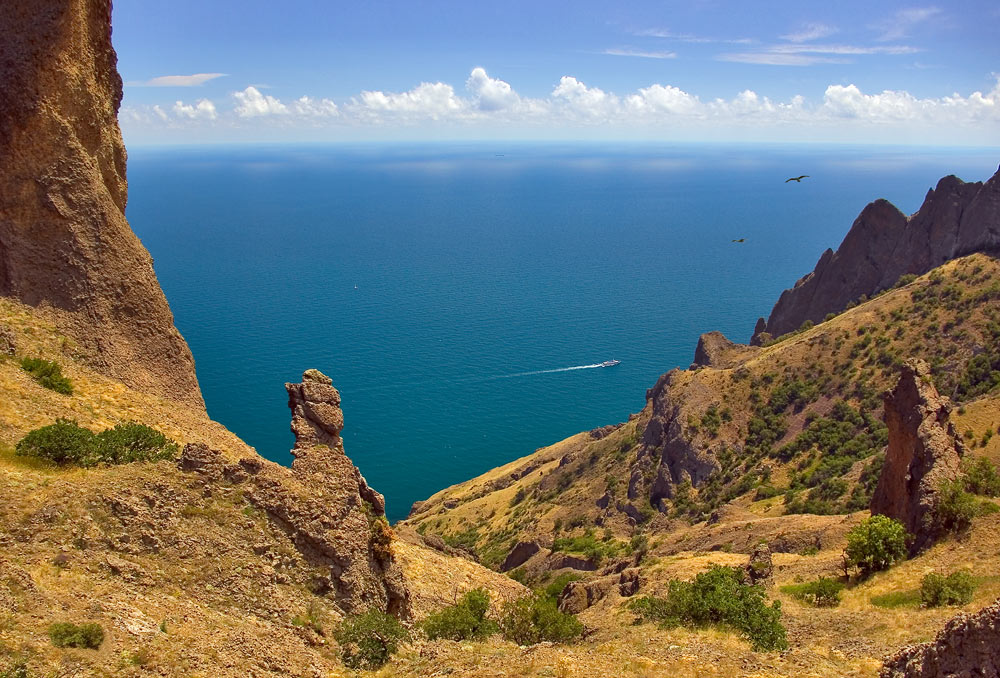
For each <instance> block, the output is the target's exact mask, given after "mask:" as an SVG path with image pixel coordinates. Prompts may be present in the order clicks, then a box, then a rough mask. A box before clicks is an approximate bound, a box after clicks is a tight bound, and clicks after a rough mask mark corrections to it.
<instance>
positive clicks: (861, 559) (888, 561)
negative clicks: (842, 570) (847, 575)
mask: <svg viewBox="0 0 1000 678" xmlns="http://www.w3.org/2000/svg"><path fill="white" fill-rule="evenodd" d="M908 537H909V535H908V534H907V532H906V528H904V527H903V524H902V523H901V522H899V521H898V520H893V519H892V518H889V517H887V516H872V517H870V518H867V519H865V521H864V522H862V523H861V524H860V525H857V526H855V527H853V528H852V529H851V531H850V532H848V533H847V548H845V549H844V554H845V555H846V557H847V563H848V564H849V565H855V566H857V567H858V568H859V569H860V570H861V571H862V572H863V573H866V574H867V573H871V572H877V571H879V570H887V569H889V568H890V567H892V565H893V563H895V562H897V561H899V560H902V559H903V558H905V557H906V541H907V538H908Z"/></svg>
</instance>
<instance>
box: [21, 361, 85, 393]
mask: <svg viewBox="0 0 1000 678" xmlns="http://www.w3.org/2000/svg"><path fill="white" fill-rule="evenodd" d="M21 369H22V370H24V371H25V372H27V373H28V374H30V375H31V378H32V379H34V380H35V381H37V382H38V384H39V385H40V386H44V387H45V388H47V389H51V390H53V391H55V392H56V393H62V394H63V395H73V382H71V381H70V380H69V379H68V378H67V377H65V376H63V373H62V368H61V367H59V363H54V362H52V361H51V360H44V359H43V358H24V359H23V360H21Z"/></svg>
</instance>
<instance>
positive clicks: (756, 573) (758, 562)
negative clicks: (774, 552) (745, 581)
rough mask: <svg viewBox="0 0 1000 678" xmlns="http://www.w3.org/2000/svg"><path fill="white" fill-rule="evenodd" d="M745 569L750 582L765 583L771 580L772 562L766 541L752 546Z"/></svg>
mask: <svg viewBox="0 0 1000 678" xmlns="http://www.w3.org/2000/svg"><path fill="white" fill-rule="evenodd" d="M746 570H747V577H748V578H749V579H750V583H751V584H767V583H768V582H770V581H771V577H773V576H774V563H773V561H772V560H771V549H770V548H769V547H768V545H767V544H766V543H764V542H761V543H760V544H757V545H756V546H754V547H753V551H751V552H750V562H748V563H747V568H746Z"/></svg>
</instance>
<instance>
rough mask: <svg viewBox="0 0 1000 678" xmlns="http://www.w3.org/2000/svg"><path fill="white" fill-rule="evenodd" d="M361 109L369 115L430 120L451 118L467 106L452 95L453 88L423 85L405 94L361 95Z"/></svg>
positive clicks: (443, 85)
mask: <svg viewBox="0 0 1000 678" xmlns="http://www.w3.org/2000/svg"><path fill="white" fill-rule="evenodd" d="M361 105H362V107H363V108H364V109H367V110H368V111H375V112H381V113H390V114H403V115H417V116H421V117H427V118H430V119H431V120H439V119H442V118H447V117H451V116H452V115H454V114H455V113H458V112H460V111H461V110H462V109H463V108H464V107H465V106H466V102H465V101H463V100H462V99H460V98H459V97H458V96H457V95H456V94H455V88H454V87H452V86H451V85H446V84H445V83H443V82H422V83H420V84H419V85H417V86H416V87H414V88H413V89H411V90H409V91H407V92H389V93H388V94H386V93H385V92H382V91H380V90H375V91H368V90H366V91H364V92H362V93H361Z"/></svg>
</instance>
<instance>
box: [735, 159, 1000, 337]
mask: <svg viewBox="0 0 1000 678" xmlns="http://www.w3.org/2000/svg"><path fill="white" fill-rule="evenodd" d="M998 250H1000V172H997V174H995V175H993V177H992V178H991V179H990V180H989V181H987V182H986V183H985V184H983V183H981V182H976V183H965V182H963V181H962V180H961V179H959V178H957V177H955V176H947V177H944V178H943V179H941V180H940V181H939V182H938V184H937V187H936V188H934V189H932V190H930V191H928V192H927V196H926V197H925V198H924V203H923V205H921V207H920V209H919V210H918V211H916V212H915V213H913V214H912V215H910V216H909V217H907V216H906V215H904V214H903V213H902V212H900V211H899V210H898V209H897V208H896V207H895V206H894V205H893V204H892V203H890V202H888V201H887V200H876V201H875V202H873V203H870V204H869V205H868V206H867V207H865V208H864V210H862V212H861V214H860V215H859V216H858V218H857V219H856V220H855V221H854V224H853V225H852V226H851V230H850V231H849V232H848V234H847V236H846V237H845V238H844V241H843V242H842V243H841V244H840V247H838V248H837V251H836V252H834V251H833V250H829V249H828V250H826V251H825V252H824V253H823V255H822V256H821V257H820V259H819V262H818V263H817V264H816V268H815V269H814V270H813V272H812V273H809V274H808V275H806V276H805V277H803V278H801V279H800V280H799V281H798V282H796V283H795V287H793V288H792V289H789V290H785V291H784V292H783V293H782V295H781V297H780V298H779V299H778V303H776V304H775V305H774V309H773V310H772V311H771V315H770V316H769V317H768V319H767V322H766V323H763V324H762V323H761V322H760V321H758V324H757V327H756V328H755V329H754V338H755V340H756V339H757V338H758V337H759V335H761V334H762V333H763V332H767V333H768V334H770V335H771V336H774V337H777V336H780V335H782V334H785V333H787V332H791V331H793V330H795V329H798V328H799V326H801V325H802V323H803V322H805V321H806V320H811V321H813V322H814V323H818V322H820V321H822V320H823V318H824V317H825V316H826V315H827V314H828V313H838V312H840V311H842V310H844V309H845V308H846V307H847V305H848V304H849V303H851V302H853V301H856V300H857V299H858V298H859V297H861V296H862V295H867V296H871V295H872V294H875V293H876V292H878V291H880V290H884V289H888V288H890V287H892V286H893V285H894V284H895V283H896V281H897V280H898V279H899V277H900V276H902V275H905V274H908V273H913V274H917V275H921V274H924V273H927V272H928V271H930V270H931V269H933V268H935V267H937V266H940V265H941V264H943V263H944V262H946V261H948V260H950V259H955V258H957V257H960V256H964V255H966V254H971V253H973V252H993V253H995V252H997V251H998ZM751 343H756V342H755V341H752V342H751Z"/></svg>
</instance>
